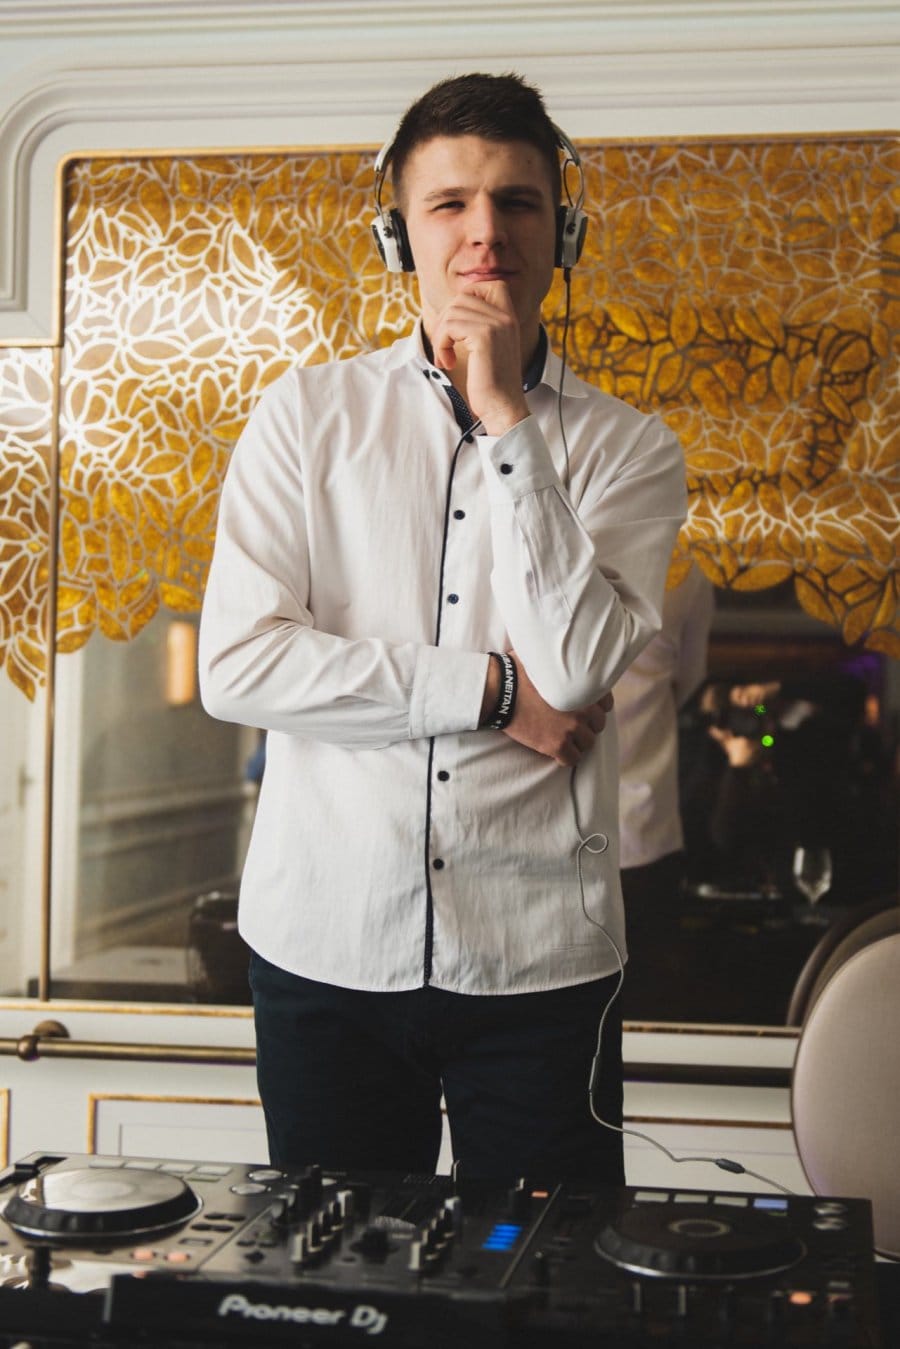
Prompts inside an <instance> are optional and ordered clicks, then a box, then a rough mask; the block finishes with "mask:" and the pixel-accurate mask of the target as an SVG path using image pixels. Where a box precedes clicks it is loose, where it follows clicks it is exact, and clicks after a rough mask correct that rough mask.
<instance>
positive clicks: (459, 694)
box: [409, 646, 490, 740]
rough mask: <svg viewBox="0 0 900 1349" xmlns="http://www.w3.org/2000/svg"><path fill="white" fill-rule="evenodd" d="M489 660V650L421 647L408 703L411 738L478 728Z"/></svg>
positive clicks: (423, 737)
mask: <svg viewBox="0 0 900 1349" xmlns="http://www.w3.org/2000/svg"><path fill="white" fill-rule="evenodd" d="M489 661H490V656H489V654H488V653H487V652H486V651H456V650H453V649H452V648H449V647H440V646H423V647H421V648H420V650H419V655H418V659H417V660H416V670H415V674H414V676H413V686H412V697H411V699H410V705H409V735H410V739H411V740H419V739H427V738H429V737H431V736H433V735H453V734H456V733H458V732H460V731H476V730H477V729H478V724H479V722H480V720H481V704H482V701H483V699H484V685H485V680H486V679H487V671H488V662H489Z"/></svg>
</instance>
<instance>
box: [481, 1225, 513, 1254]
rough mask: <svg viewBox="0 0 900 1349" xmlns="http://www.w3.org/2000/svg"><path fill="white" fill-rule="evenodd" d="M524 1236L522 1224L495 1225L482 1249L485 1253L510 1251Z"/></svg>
mask: <svg viewBox="0 0 900 1349" xmlns="http://www.w3.org/2000/svg"><path fill="white" fill-rule="evenodd" d="M521 1235H522V1227H521V1224H520V1223H494V1226H493V1227H492V1228H491V1230H490V1232H489V1233H488V1235H487V1237H486V1238H485V1241H484V1244H483V1245H482V1247H481V1249H482V1250H483V1251H509V1250H512V1248H513V1246H515V1244H516V1242H517V1241H518V1239H519V1237H520V1236H521Z"/></svg>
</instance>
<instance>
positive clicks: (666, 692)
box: [614, 565, 714, 1017]
mask: <svg viewBox="0 0 900 1349" xmlns="http://www.w3.org/2000/svg"><path fill="white" fill-rule="evenodd" d="M713 608H714V590H713V586H712V584H711V583H710V582H709V581H708V580H707V579H706V577H705V576H704V575H703V573H702V572H701V571H700V569H699V567H697V566H696V565H692V566H691V569H690V571H689V572H688V573H687V575H686V576H685V577H684V579H683V580H682V581H681V582H680V584H678V585H676V586H674V587H673V588H672V589H671V590H667V591H666V595H665V599H664V601H663V616H662V629H661V631H660V632H658V633H657V634H656V636H655V637H654V638H653V639H652V640H651V641H650V642H649V643H648V644H647V646H646V647H645V648H644V650H643V651H642V652H641V653H640V655H639V656H638V657H637V658H636V659H635V660H634V662H633V663H632V665H631V666H630V667H629V669H627V670H626V671H625V673H624V674H623V675H622V677H621V678H620V679H619V681H618V682H617V684H616V686H615V690H614V694H615V702H616V725H617V728H618V733H619V771H620V779H619V860H620V863H621V867H622V893H623V896H624V899H625V918H626V923H627V931H628V947H629V962H628V974H627V977H626V979H625V984H624V987H623V992H622V998H623V1003H624V1007H625V1013H626V1015H627V1016H631V1017H641V1016H647V1015H649V1014H650V1012H651V1011H652V1010H653V1009H652V1008H651V1005H650V1003H649V1002H648V1001H646V998H645V991H646V990H650V989H653V988H657V989H658V987H659V984H660V970H659V967H658V960H659V958H660V956H661V954H662V953H663V952H664V951H665V950H666V948H667V945H668V946H669V948H670V949H671V940H672V937H673V935H674V924H675V923H676V922H677V918H678V897H679V889H680V886H681V882H682V879H683V877H684V831H683V827H682V820H681V809H680V803H679V794H678V711H679V709H680V708H681V707H683V706H684V705H685V703H686V702H687V701H688V699H689V698H690V697H691V696H692V694H694V693H696V691H697V690H698V689H699V688H700V686H701V684H702V683H703V681H704V679H705V678H706V667H707V649H708V643H709V630H710V625H711V623H712V616H713ZM642 1002H644V1003H645V1005H644V1006H643V1007H642V1006H641V1003H642Z"/></svg>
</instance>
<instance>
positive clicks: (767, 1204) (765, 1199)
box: [753, 1195, 788, 1213]
mask: <svg viewBox="0 0 900 1349" xmlns="http://www.w3.org/2000/svg"><path fill="white" fill-rule="evenodd" d="M787 1206H788V1201H787V1200H786V1199H777V1198H776V1197H775V1196H774V1195H762V1196H760V1197H759V1198H757V1199H754V1201H753V1207H754V1208H765V1209H774V1210H775V1211H776V1212H777V1213H783V1212H784V1211H785V1209H786V1208H787Z"/></svg>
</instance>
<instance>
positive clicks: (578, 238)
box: [372, 122, 587, 272]
mask: <svg viewBox="0 0 900 1349" xmlns="http://www.w3.org/2000/svg"><path fill="white" fill-rule="evenodd" d="M550 125H551V127H552V128H553V134H554V136H555V137H556V143H557V145H558V146H559V148H560V150H562V152H563V154H564V155H565V159H564V161H563V164H562V169H561V173H562V184H563V189H564V191H565V193H566V196H567V197H568V205H561V206H559V207H558V208H557V215H556V255H555V259H554V261H555V265H556V266H557V267H562V268H563V269H565V270H568V269H569V268H570V267H574V266H575V264H576V262H577V261H578V259H579V257H580V256H581V250H582V247H583V245H584V236H585V232H586V230H587V216H586V214H585V212H584V211H583V209H582V207H583V205H584V197H585V181H584V169H583V167H582V164H581V157H580V155H579V153H578V151H577V150H576V148H575V146H574V145H573V144H572V142H571V141H570V140H569V137H568V136H567V135H566V133H565V132H564V131H563V130H562V128H561V127H558V126H557V125H556V123H555V122H551V123H550ZM395 139H396V138H395V137H392V138H391V139H390V140H389V141H386V142H385V144H384V145H382V147H381V149H380V150H379V151H378V154H377V155H376V156H375V219H374V220H373V221H372V233H373V235H374V237H375V244H376V246H377V248H378V252H379V253H380V255H381V258H382V261H383V262H384V264H385V266H386V267H387V269H388V271H389V272H414V271H415V270H416V264H415V262H414V260H413V256H412V250H411V249H410V246H409V239H408V237H407V233H406V222H405V220H404V219H403V215H402V213H401V212H400V211H399V210H398V209H397V207H393V208H392V209H391V210H390V211H388V212H385V209H384V207H383V206H382V204H381V193H382V189H383V187H384V180H385V177H386V175H387V170H388V165H389V164H390V161H391V155H392V153H393V150H394V141H395ZM570 164H571V165H572V167H573V168H574V169H576V170H577V172H578V190H577V192H576V194H575V199H574V201H573V200H572V195H571V193H570V192H569V188H568V184H567V182H566V169H567V168H568V167H569V165H570Z"/></svg>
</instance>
